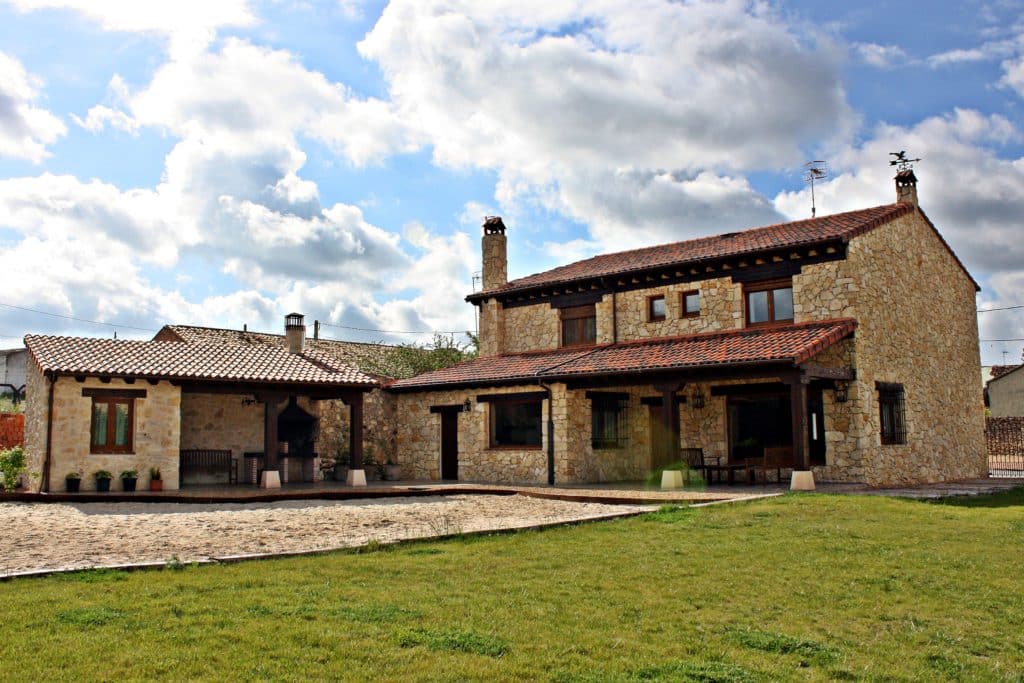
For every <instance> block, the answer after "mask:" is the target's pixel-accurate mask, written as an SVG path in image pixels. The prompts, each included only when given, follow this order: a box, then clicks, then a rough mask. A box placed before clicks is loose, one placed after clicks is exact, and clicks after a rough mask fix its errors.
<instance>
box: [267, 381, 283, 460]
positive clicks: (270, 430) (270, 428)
mask: <svg viewBox="0 0 1024 683" xmlns="http://www.w3.org/2000/svg"><path fill="white" fill-rule="evenodd" d="M280 400H281V397H280V396H278V395H276V394H266V395H265V396H263V469H265V470H276V469H277V449H278V445H277V404H278V403H279V402H280Z"/></svg>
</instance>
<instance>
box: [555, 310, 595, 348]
mask: <svg viewBox="0 0 1024 683" xmlns="http://www.w3.org/2000/svg"><path fill="white" fill-rule="evenodd" d="M558 317H559V322H558V342H559V343H558V345H559V346H560V347H574V346H594V345H595V344H597V306H596V305H594V304H584V305H583V306H569V307H566V308H560V309H559V316H558ZM591 318H593V319H594V338H593V339H585V337H586V335H585V334H584V331H585V330H586V324H585V323H583V322H581V321H584V320H589V319H591ZM567 322H569V323H574V324H575V325H576V326H577V327H578V328H579V329H578V330H577V333H578V334H579V338H580V339H582V340H583V341H579V342H576V343H575V344H566V343H565V324H566V323H567Z"/></svg>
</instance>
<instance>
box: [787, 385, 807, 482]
mask: <svg viewBox="0 0 1024 683" xmlns="http://www.w3.org/2000/svg"><path fill="white" fill-rule="evenodd" d="M808 382H810V378H809V377H807V375H806V374H805V373H802V372H800V373H797V374H795V375H793V376H792V377H790V378H788V379H787V380H786V383H787V384H789V403H790V412H791V414H792V416H793V463H794V465H795V467H794V469H797V470H809V469H811V467H810V453H811V441H810V436H809V431H808V424H807V384H808Z"/></svg>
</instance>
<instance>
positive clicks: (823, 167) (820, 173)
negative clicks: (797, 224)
mask: <svg viewBox="0 0 1024 683" xmlns="http://www.w3.org/2000/svg"><path fill="white" fill-rule="evenodd" d="M804 169H806V170H805V171H804V182H805V183H810V184H811V218H814V216H815V215H816V214H817V213H818V209H817V207H816V206H815V205H814V181H816V180H825V179H826V178H828V163H826V162H825V161H822V160H821V159H816V160H814V161H808V162H807V163H806V164H804Z"/></svg>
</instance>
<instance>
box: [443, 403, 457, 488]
mask: <svg viewBox="0 0 1024 683" xmlns="http://www.w3.org/2000/svg"><path fill="white" fill-rule="evenodd" d="M441 478H442V479H458V478H459V414H458V413H457V412H455V411H454V410H446V411H444V412H443V413H441Z"/></svg>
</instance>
